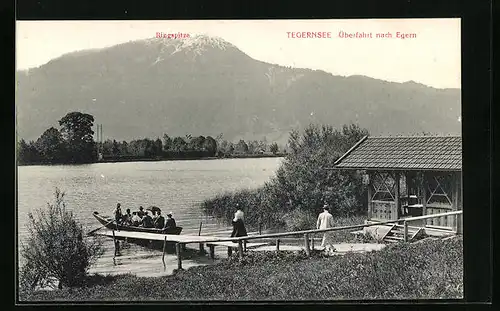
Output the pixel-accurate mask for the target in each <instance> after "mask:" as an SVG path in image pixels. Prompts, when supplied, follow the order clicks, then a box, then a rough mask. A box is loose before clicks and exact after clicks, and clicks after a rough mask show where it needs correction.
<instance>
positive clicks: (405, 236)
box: [403, 220, 408, 242]
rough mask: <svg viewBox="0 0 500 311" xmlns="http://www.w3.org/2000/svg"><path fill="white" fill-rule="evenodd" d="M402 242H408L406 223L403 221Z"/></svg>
mask: <svg viewBox="0 0 500 311" xmlns="http://www.w3.org/2000/svg"><path fill="white" fill-rule="evenodd" d="M403 224H404V241H405V242H408V222H407V221H406V220H405V221H404V223H403Z"/></svg>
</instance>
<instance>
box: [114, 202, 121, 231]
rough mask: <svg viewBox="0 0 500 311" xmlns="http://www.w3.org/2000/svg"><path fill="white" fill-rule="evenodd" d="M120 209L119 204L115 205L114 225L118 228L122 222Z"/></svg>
mask: <svg viewBox="0 0 500 311" xmlns="http://www.w3.org/2000/svg"><path fill="white" fill-rule="evenodd" d="M122 217H123V215H122V208H121V204H120V203H118V204H116V209H115V222H116V225H117V226H118V225H119V224H120V223H121V221H122Z"/></svg>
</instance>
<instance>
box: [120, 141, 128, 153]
mask: <svg viewBox="0 0 500 311" xmlns="http://www.w3.org/2000/svg"><path fill="white" fill-rule="evenodd" d="M118 149H119V152H120V154H121V155H127V154H129V151H128V143H127V142H126V141H122V143H121V144H120V145H119V146H118Z"/></svg>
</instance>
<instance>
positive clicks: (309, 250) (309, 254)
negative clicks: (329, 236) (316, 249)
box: [304, 233, 311, 256]
mask: <svg viewBox="0 0 500 311" xmlns="http://www.w3.org/2000/svg"><path fill="white" fill-rule="evenodd" d="M304 248H305V249H306V255H307V256H311V249H310V248H309V234H307V233H306V234H304Z"/></svg>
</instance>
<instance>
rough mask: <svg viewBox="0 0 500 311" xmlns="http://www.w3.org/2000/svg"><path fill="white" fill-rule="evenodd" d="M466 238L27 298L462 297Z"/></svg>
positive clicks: (27, 296)
mask: <svg viewBox="0 0 500 311" xmlns="http://www.w3.org/2000/svg"><path fill="white" fill-rule="evenodd" d="M462 254H463V246H462V239H461V238H460V237H457V238H454V239H450V240H446V241H443V240H430V241H428V240H424V241H422V242H421V243H414V244H395V245H388V246H387V247H386V248H385V249H383V250H381V251H378V252H370V253H365V254H355V253H348V254H346V255H345V256H334V257H323V256H322V255H320V254H315V255H314V256H312V257H310V258H307V257H305V255H304V254H303V253H300V254H291V253H281V254H279V255H276V254H275V253H273V252H267V253H249V255H248V256H246V257H245V258H244V259H243V260H239V259H238V258H237V257H235V256H234V257H232V258H229V259H225V260H223V261H222V262H221V263H218V264H216V265H213V266H204V267H194V268H191V269H189V270H186V271H181V272H179V273H177V274H175V275H172V276H167V277H158V278H137V277H135V276H132V275H122V276H116V277H112V276H108V277H103V276H94V277H92V278H91V284H89V285H88V286H87V287H83V288H76V289H63V290H55V291H37V292H28V293H23V294H22V295H21V297H20V298H21V300H24V301H26V300H28V301H103V300H112V301H121V302H128V301H145V300H172V301H182V300H310V299H314V300H359V299H437V298H448V299H453V298H462V296H463V257H462Z"/></svg>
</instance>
